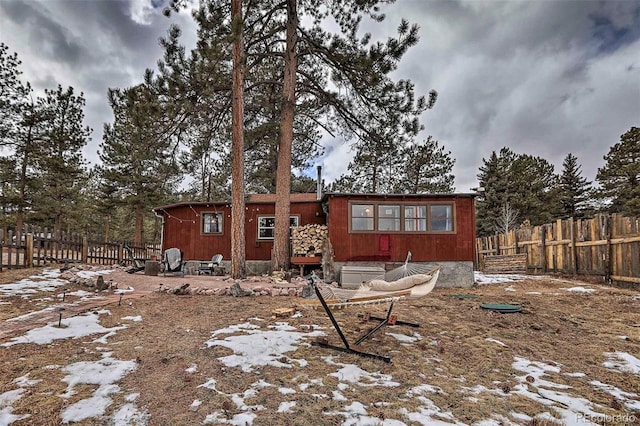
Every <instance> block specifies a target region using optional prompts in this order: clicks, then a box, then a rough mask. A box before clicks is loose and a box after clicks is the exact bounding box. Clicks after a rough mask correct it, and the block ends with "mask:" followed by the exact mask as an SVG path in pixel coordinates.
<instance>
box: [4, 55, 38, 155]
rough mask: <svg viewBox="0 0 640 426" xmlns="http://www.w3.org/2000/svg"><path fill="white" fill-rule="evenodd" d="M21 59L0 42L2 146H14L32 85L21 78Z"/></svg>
mask: <svg viewBox="0 0 640 426" xmlns="http://www.w3.org/2000/svg"><path fill="white" fill-rule="evenodd" d="M20 64H21V62H20V60H19V59H18V54H17V53H13V54H11V53H9V47H8V46H7V45H6V44H4V43H0V147H2V146H14V145H15V144H16V143H17V142H16V137H17V133H18V132H19V129H18V128H19V123H20V121H21V116H22V111H23V108H24V105H25V103H26V102H28V96H29V94H30V93H31V85H30V84H29V83H26V84H24V83H23V82H22V81H21V80H20V75H21V74H22V71H20V68H19V67H20Z"/></svg>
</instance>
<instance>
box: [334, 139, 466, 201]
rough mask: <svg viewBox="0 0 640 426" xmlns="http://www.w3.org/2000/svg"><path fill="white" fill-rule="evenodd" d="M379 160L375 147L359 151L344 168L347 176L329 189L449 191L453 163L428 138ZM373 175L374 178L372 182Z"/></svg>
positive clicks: (448, 155)
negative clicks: (346, 169) (346, 167)
mask: <svg viewBox="0 0 640 426" xmlns="http://www.w3.org/2000/svg"><path fill="white" fill-rule="evenodd" d="M389 149H391V150H395V151H396V152H395V153H394V154H393V155H391V156H387V155H386V154H385V155H384V157H383V158H384V160H383V161H380V157H377V156H376V152H377V149H376V148H375V147H373V148H371V149H367V147H364V146H363V147H362V149H359V150H358V151H357V152H356V154H355V156H354V158H353V160H352V161H351V162H350V163H349V165H348V172H347V174H345V175H343V176H340V177H339V178H338V179H336V180H335V181H334V182H333V183H332V184H331V186H330V189H331V190H332V191H336V192H348V193H349V192H350V193H372V194H374V193H399V194H418V193H432V194H435V193H447V192H453V190H454V188H453V182H454V176H453V175H452V174H451V171H452V169H453V165H454V163H455V160H454V159H453V158H451V152H447V151H445V150H444V147H442V146H440V145H439V144H438V141H436V140H433V139H432V138H431V136H429V137H428V138H427V139H426V140H425V141H423V142H422V143H417V144H410V145H408V146H406V147H403V148H401V149H398V147H395V146H393V145H391V146H389ZM374 175H375V179H374Z"/></svg>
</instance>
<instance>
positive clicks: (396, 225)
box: [378, 204, 400, 231]
mask: <svg viewBox="0 0 640 426" xmlns="http://www.w3.org/2000/svg"><path fill="white" fill-rule="evenodd" d="M378 231H400V206H391V205H387V204H381V205H379V206H378Z"/></svg>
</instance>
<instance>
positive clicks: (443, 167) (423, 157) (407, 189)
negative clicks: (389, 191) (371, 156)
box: [394, 136, 455, 194]
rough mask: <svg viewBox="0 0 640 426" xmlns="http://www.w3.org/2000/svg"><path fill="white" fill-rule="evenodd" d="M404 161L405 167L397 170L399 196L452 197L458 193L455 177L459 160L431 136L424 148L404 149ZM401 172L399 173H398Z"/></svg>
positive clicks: (419, 145)
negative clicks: (454, 173)
mask: <svg viewBox="0 0 640 426" xmlns="http://www.w3.org/2000/svg"><path fill="white" fill-rule="evenodd" d="M401 158H403V159H404V164H403V165H402V166H400V167H399V168H398V169H396V170H395V172H396V173H394V175H395V174H397V175H398V176H400V179H399V181H400V182H399V183H398V184H396V185H395V188H396V189H395V191H394V192H398V193H405V194H406V193H409V194H419V193H431V194H437V193H448V192H453V191H454V186H453V183H454V176H453V174H451V171H452V169H453V165H454V163H455V160H454V159H453V158H451V151H445V150H444V147H443V146H439V145H438V141H435V140H433V139H432V138H431V136H429V137H428V138H427V140H426V141H424V142H423V143H422V144H416V145H413V146H408V147H406V148H404V150H403V153H402V155H401ZM397 172H399V173H397Z"/></svg>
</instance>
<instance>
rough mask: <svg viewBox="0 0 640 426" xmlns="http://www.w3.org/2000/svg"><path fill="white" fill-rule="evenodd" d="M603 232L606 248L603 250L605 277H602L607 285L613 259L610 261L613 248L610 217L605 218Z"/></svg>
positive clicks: (609, 280)
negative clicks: (605, 237) (604, 233)
mask: <svg viewBox="0 0 640 426" xmlns="http://www.w3.org/2000/svg"><path fill="white" fill-rule="evenodd" d="M604 223H605V232H606V234H607V248H606V249H605V256H606V261H605V268H606V269H605V276H604V280H605V281H606V282H607V283H610V282H611V275H613V274H612V272H613V259H612V254H613V247H612V245H611V237H612V236H613V226H612V220H611V215H610V214H608V215H606V216H605V222H604Z"/></svg>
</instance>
